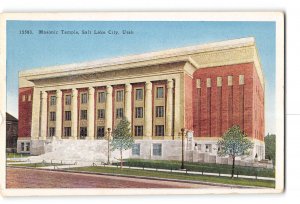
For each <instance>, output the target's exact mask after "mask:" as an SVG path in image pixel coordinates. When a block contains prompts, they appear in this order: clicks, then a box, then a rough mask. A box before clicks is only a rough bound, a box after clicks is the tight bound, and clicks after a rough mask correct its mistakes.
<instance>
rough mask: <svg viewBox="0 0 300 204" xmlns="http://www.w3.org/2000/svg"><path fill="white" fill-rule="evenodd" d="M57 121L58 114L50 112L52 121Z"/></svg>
mask: <svg viewBox="0 0 300 204" xmlns="http://www.w3.org/2000/svg"><path fill="white" fill-rule="evenodd" d="M55 120H56V113H55V112H50V121H55Z"/></svg>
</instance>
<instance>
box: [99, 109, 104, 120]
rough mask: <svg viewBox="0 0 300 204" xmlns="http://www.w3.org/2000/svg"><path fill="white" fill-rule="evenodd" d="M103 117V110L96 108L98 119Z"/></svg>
mask: <svg viewBox="0 0 300 204" xmlns="http://www.w3.org/2000/svg"><path fill="white" fill-rule="evenodd" d="M104 118H105V110H104V109H98V119H104Z"/></svg>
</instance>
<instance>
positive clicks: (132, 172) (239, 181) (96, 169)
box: [68, 166, 275, 188]
mask: <svg viewBox="0 0 300 204" xmlns="http://www.w3.org/2000/svg"><path fill="white" fill-rule="evenodd" d="M68 170H75V171H84V172H93V173H111V174H121V175H129V176H145V177H154V178H167V179H179V180H190V181H204V182H212V183H221V184H231V185H242V186H256V187H267V188H275V182H274V181H265V180H259V179H245V178H233V179H231V178H229V177H222V176H219V177H218V176H207V175H193V174H182V173H174V172H172V173H171V172H159V171H149V170H138V169H127V168H123V169H120V168H113V167H100V166H90V167H76V168H70V169H68Z"/></svg>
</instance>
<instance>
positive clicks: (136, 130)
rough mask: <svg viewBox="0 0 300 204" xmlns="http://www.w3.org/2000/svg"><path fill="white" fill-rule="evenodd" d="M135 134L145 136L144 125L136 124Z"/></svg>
mask: <svg viewBox="0 0 300 204" xmlns="http://www.w3.org/2000/svg"><path fill="white" fill-rule="evenodd" d="M134 136H143V126H134Z"/></svg>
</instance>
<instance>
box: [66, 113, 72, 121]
mask: <svg viewBox="0 0 300 204" xmlns="http://www.w3.org/2000/svg"><path fill="white" fill-rule="evenodd" d="M65 120H71V111H65Z"/></svg>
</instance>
